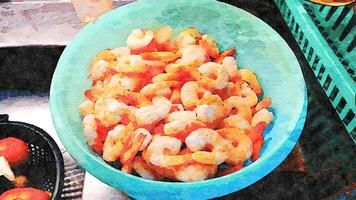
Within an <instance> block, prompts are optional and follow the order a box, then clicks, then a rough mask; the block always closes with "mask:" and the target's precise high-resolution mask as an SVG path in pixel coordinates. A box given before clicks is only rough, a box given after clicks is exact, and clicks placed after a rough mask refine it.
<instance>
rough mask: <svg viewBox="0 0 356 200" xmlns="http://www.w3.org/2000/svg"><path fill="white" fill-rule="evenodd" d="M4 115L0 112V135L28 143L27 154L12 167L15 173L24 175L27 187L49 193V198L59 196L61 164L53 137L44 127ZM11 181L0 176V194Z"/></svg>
mask: <svg viewBox="0 0 356 200" xmlns="http://www.w3.org/2000/svg"><path fill="white" fill-rule="evenodd" d="M8 117H9V116H8V115H0V139H3V138H6V137H15V138H18V139H21V140H23V141H25V142H26V143H27V145H28V147H29V150H30V153H29V158H28V160H27V161H26V162H24V163H23V164H21V165H20V166H18V167H14V168H12V169H13V171H14V173H15V175H24V176H26V177H27V179H28V180H29V182H28V185H27V186H28V187H33V188H37V189H41V190H44V191H48V192H51V193H52V199H60V198H61V193H62V189H63V182H64V164H63V157H62V154H61V151H60V150H59V148H58V146H57V144H56V143H55V141H54V140H53V139H52V138H51V136H49V135H48V133H46V132H45V131H44V130H42V129H40V128H38V127H36V126H34V125H31V124H27V123H23V122H13V121H8ZM12 188H13V185H12V184H11V183H9V181H7V180H6V179H5V178H4V177H1V178H0V194H2V193H3V192H5V191H6V190H9V189H12Z"/></svg>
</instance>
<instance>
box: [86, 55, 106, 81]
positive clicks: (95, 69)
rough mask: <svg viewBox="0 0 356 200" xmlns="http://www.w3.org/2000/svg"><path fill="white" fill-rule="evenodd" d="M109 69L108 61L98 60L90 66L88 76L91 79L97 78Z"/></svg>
mask: <svg viewBox="0 0 356 200" xmlns="http://www.w3.org/2000/svg"><path fill="white" fill-rule="evenodd" d="M109 70H110V66H109V63H108V62H106V61H105V60H98V61H97V62H95V63H94V64H93V65H92V67H91V68H90V72H89V73H90V74H89V76H90V78H91V79H92V80H98V79H100V78H102V77H103V76H104V75H105V74H106V72H108V71H109Z"/></svg>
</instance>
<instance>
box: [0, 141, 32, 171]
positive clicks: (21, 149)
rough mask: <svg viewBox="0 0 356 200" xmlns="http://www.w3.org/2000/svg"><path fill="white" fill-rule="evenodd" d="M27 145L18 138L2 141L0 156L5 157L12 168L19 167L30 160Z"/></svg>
mask: <svg viewBox="0 0 356 200" xmlns="http://www.w3.org/2000/svg"><path fill="white" fill-rule="evenodd" d="M28 153H29V149H28V146H27V144H26V143H25V142H24V141H22V140H20V139H17V138H14V137H8V138H5V139H2V140H0V156H4V157H5V158H6V160H7V161H8V162H9V164H10V166H11V167H14V166H17V165H19V164H21V163H22V162H24V161H25V160H26V159H27V158H28Z"/></svg>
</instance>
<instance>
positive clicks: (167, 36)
mask: <svg viewBox="0 0 356 200" xmlns="http://www.w3.org/2000/svg"><path fill="white" fill-rule="evenodd" d="M172 35H173V30H172V28H171V27H170V26H163V27H161V28H159V29H158V30H156V31H155V33H154V39H155V41H156V42H157V43H158V44H164V43H166V42H169V41H170V40H171V38H172Z"/></svg>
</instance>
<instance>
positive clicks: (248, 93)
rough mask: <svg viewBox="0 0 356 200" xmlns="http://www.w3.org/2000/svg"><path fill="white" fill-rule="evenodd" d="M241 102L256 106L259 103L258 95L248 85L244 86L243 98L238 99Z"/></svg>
mask: <svg viewBox="0 0 356 200" xmlns="http://www.w3.org/2000/svg"><path fill="white" fill-rule="evenodd" d="M238 98H239V102H241V103H243V104H246V105H248V106H250V107H252V106H255V105H256V104H257V102H258V98H257V95H256V93H255V92H254V91H253V90H252V89H251V88H250V87H248V86H247V85H246V84H243V85H242V89H241V96H239V97H238Z"/></svg>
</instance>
